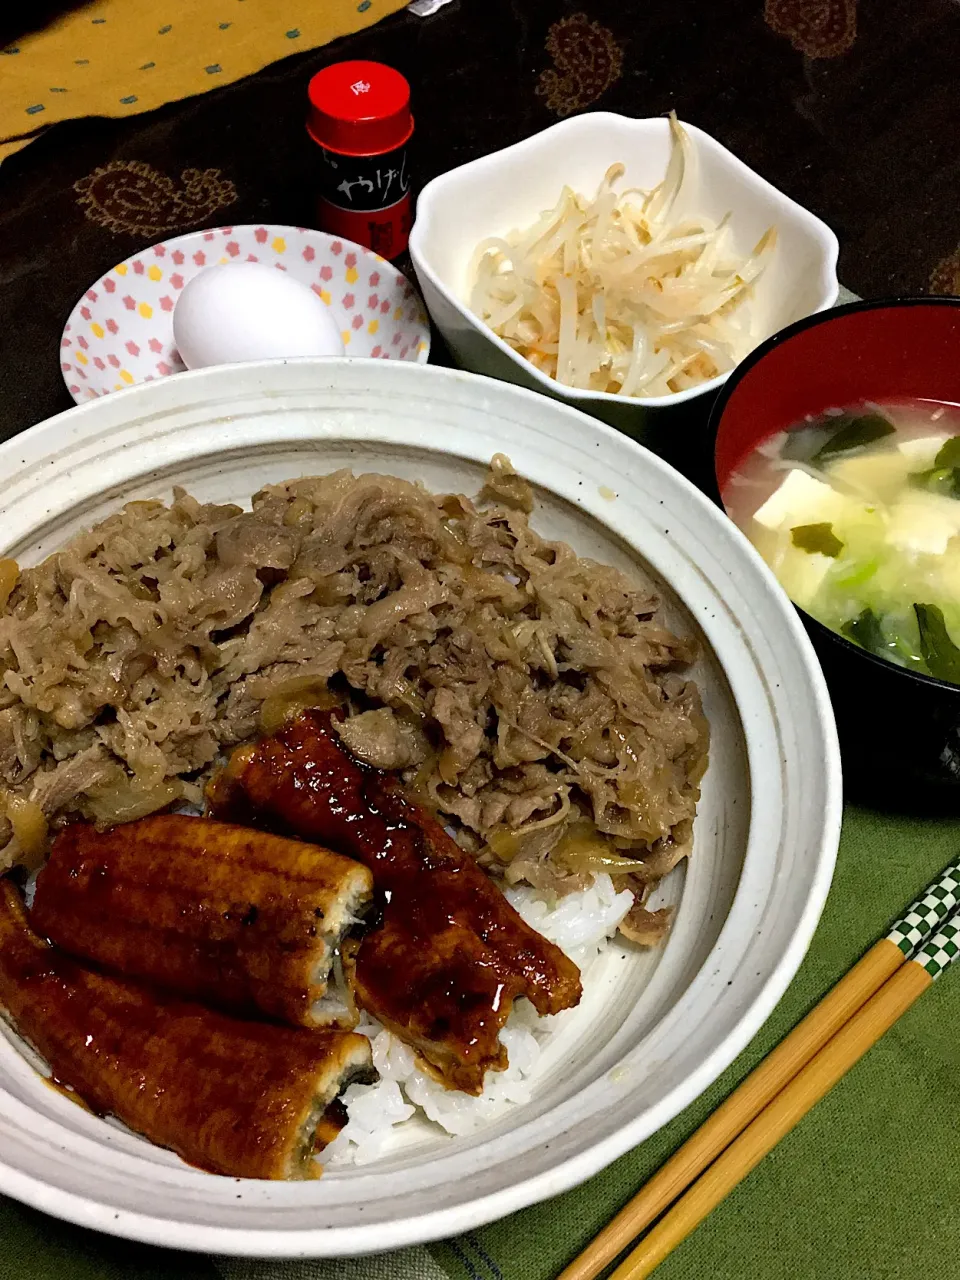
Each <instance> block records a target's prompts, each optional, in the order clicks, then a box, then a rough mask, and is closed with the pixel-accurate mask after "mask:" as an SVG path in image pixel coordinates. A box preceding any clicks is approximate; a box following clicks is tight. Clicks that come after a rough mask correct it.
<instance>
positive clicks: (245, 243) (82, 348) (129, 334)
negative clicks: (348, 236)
mask: <svg viewBox="0 0 960 1280" xmlns="http://www.w3.org/2000/svg"><path fill="white" fill-rule="evenodd" d="M226 262H264V263H268V264H270V263H272V264H273V266H275V267H276V268H277V269H278V270H280V271H289V272H290V274H291V275H292V276H294V277H295V278H296V279H297V280H302V281H303V283H304V284H307V285H309V286H310V288H311V289H312V290H313V291H314V293H316V294H317V295H318V297H320V298H321V299H322V300H323V301H324V302H325V303H326V304H327V306H328V307H329V308H330V310H331V311H332V312H333V313H334V315H335V317H336V320H337V324H338V327H339V329H340V331H341V336H342V338H343V342H344V346H345V348H346V354H347V355H348V356H370V357H372V358H373V359H381V360H407V361H410V362H412V363H414V364H426V361H427V356H428V355H429V353H430V325H429V321H428V320H427V315H426V312H425V311H424V308H423V303H422V302H421V301H420V296H419V294H418V293H417V291H416V289H414V287H413V285H412V284H411V283H410V282H409V280H407V278H406V277H405V276H403V275H401V273H400V272H399V271H397V269H396V268H395V267H392V266H391V265H390V263H389V262H387V261H386V260H385V259H383V258H381V257H380V256H379V255H378V254H376V253H373V252H372V251H371V250H370V249H364V248H362V247H361V246H360V245H357V244H352V243H351V242H350V241H349V240H338V239H336V238H335V237H333V236H328V235H325V234H324V233H323V232H322V231H311V230H309V229H308V228H306V227H279V226H259V227H258V226H248V227H216V228H214V229H213V230H212V231H193V232H191V233H190V234H189V235H185V236H177V237H176V238H175V239H173V240H164V241H162V242H161V243H160V244H155V245H151V246H150V247H149V248H146V249H142V250H141V251H140V252H139V253H136V254H134V255H133V256H132V257H130V258H127V260H126V262H121V263H120V264H119V265H118V266H116V267H114V268H113V269H112V270H110V271H108V272H107V273H106V275H105V276H103V277H102V279H100V280H97V281H96V282H95V283H94V284H93V285H91V287H90V288H89V289H88V290H87V292H86V293H85V294H84V296H83V297H82V298H81V299H80V301H79V302H78V303H77V305H76V306H75V307H74V309H73V311H72V312H71V313H70V319H69V320H68V321H67V325H66V328H65V329H64V331H63V336H62V338H61V339H60V368H61V369H62V371H63V380H64V382H65V383H66V384H67V388H68V390H69V392H70V394H71V395H72V396H73V398H74V400H76V402H77V404H83V403H84V401H86V400H93V399H95V398H96V397H97V396H103V395H107V394H108V393H109V392H110V391H122V390H123V388H124V387H129V386H133V384H134V383H136V382H152V381H154V380H155V379H157V378H166V377H168V376H169V375H170V374H172V373H180V372H181V371H182V370H183V368H184V364H183V361H182V360H181V359H180V356H179V355H178V354H177V349H176V347H175V346H174V342H173V308H174V306H175V305H176V301H177V297H178V295H179V293H180V290H181V289H182V288H183V287H184V285H185V284H186V283H187V281H188V280H190V279H192V278H193V276H195V275H196V274H197V273H198V272H199V271H201V270H203V268H204V267H209V266H212V265H213V264H214V263H226Z"/></svg>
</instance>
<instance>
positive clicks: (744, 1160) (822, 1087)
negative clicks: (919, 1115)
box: [610, 915, 960, 1280]
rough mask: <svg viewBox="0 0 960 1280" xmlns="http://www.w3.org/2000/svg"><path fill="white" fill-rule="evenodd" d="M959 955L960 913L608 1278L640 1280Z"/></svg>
mask: <svg viewBox="0 0 960 1280" xmlns="http://www.w3.org/2000/svg"><path fill="white" fill-rule="evenodd" d="M958 956H960V915H958V916H955V917H954V918H953V919H952V920H948V921H947V922H946V923H945V924H944V925H943V926H942V928H941V929H940V932H939V933H937V934H935V935H934V937H933V938H931V940H930V941H929V942H928V943H926V944H925V945H924V946H923V947H921V949H920V951H919V953H918V954H917V955H916V956H914V957H913V959H912V960H909V961H907V963H906V964H905V965H903V966H902V967H901V968H900V969H899V970H898V971H897V972H896V973H895V974H894V975H893V977H891V978H889V979H888V980H887V981H886V982H885V983H884V984H883V986H882V987H881V988H880V990H879V991H878V992H877V993H876V995H874V996H871V997H870V999H869V1000H868V1001H867V1003H866V1004H865V1005H864V1006H863V1008H862V1009H860V1010H859V1012H858V1013H855V1014H854V1016H853V1017H852V1018H851V1019H850V1021H849V1022H848V1023H847V1024H846V1025H845V1026H843V1027H841V1028H840V1030H839V1031H838V1032H837V1034H836V1035H835V1036H834V1037H833V1039H832V1040H831V1041H830V1042H829V1043H828V1044H826V1045H825V1046H824V1047H823V1049H821V1050H820V1052H819V1053H818V1054H817V1055H816V1057H814V1058H813V1059H812V1060H811V1061H810V1062H808V1063H807V1065H806V1066H805V1067H804V1068H803V1070H802V1071H801V1072H800V1073H799V1074H798V1075H796V1076H794V1078H793V1079H792V1080H791V1081H790V1083H789V1084H788V1085H787V1086H786V1088H785V1089H783V1090H782V1091H781V1092H780V1093H778V1094H777V1096H776V1097H775V1098H774V1099H773V1101H772V1102H771V1103H770V1104H769V1105H768V1106H767V1107H765V1108H764V1110H763V1111H762V1112H761V1113H760V1115H759V1116H757V1118H756V1119H755V1120H753V1121H752V1122H751V1123H750V1124H749V1125H747V1127H746V1129H744V1131H743V1133H741V1134H740V1136H739V1138H736V1139H735V1140H734V1141H733V1142H732V1143H731V1144H730V1146H729V1147H727V1149H726V1151H724V1152H723V1153H722V1154H721V1155H719V1156H718V1157H717V1159H716V1160H715V1161H714V1162H713V1164H712V1165H711V1166H710V1168H709V1169H707V1171H706V1172H705V1173H704V1174H703V1175H702V1176H701V1177H700V1178H698V1179H697V1181H696V1182H695V1183H694V1184H693V1186H692V1187H691V1188H690V1190H689V1191H687V1192H686V1194H685V1195H683V1196H681V1197H680V1199H679V1200H678V1201H677V1202H676V1203H675V1204H674V1206H673V1207H672V1208H671V1209H670V1210H669V1211H668V1212H667V1213H666V1214H665V1215H664V1217H663V1218H662V1219H661V1220H660V1222H658V1223H657V1225H656V1226H655V1227H654V1228H653V1230H652V1231H650V1232H649V1233H648V1234H647V1235H646V1236H644V1238H643V1239H642V1240H641V1242H640V1244H639V1245H638V1246H637V1248H636V1249H634V1251H633V1252H632V1253H631V1254H630V1255H629V1257H627V1258H626V1260H625V1261H624V1262H622V1263H621V1264H620V1266H619V1267H617V1269H616V1270H615V1271H614V1272H613V1274H612V1275H611V1277H610V1280H644V1277H645V1276H649V1275H650V1273H651V1272H652V1271H654V1270H655V1269H656V1268H657V1267H658V1266H659V1265H660V1263H661V1262H662V1261H663V1260H664V1258H665V1257H666V1256H667V1254H669V1253H671V1252H672V1251H673V1250H674V1249H675V1248H676V1247H677V1245H678V1244H680V1242H681V1241H682V1240H685V1239H686V1237H687V1236H688V1235H689V1234H690V1233H691V1231H693V1230H694V1228H695V1227H697V1226H698V1225H699V1224H700V1223H701V1222H702V1221H703V1219H704V1218H705V1217H706V1216H707V1214H708V1213H710V1212H711V1211H712V1210H713V1209H715V1208H716V1207H717V1205H718V1204H719V1203H720V1201H721V1200H723V1199H724V1198H725V1197H726V1196H727V1195H729V1193H730V1192H731V1191H732V1190H733V1188H734V1187H735V1186H737V1184H738V1183H740V1182H742V1181H743V1179H744V1178H745V1177H746V1176H747V1174H748V1173H749V1172H750V1171H751V1169H754V1168H755V1167H756V1166H757V1165H758V1164H759V1163H760V1161H761V1160H762V1159H763V1157H764V1156H765V1155H767V1153H768V1152H769V1151H772V1149H773V1148H774V1147H775V1146H776V1145H777V1143H778V1142H779V1141H780V1139H781V1138H782V1137H784V1135H785V1134H787V1133H789V1132H790V1130H791V1129H792V1128H793V1127H794V1126H795V1125H796V1124H798V1123H799V1121H800V1120H802V1119H803V1117H804V1116H805V1115H806V1114H807V1112H808V1111H810V1110H811V1109H812V1108H813V1107H814V1106H816V1104H817V1103H818V1102H819V1101H820V1099H821V1098H822V1097H824V1095H825V1094H827V1093H829V1092H830V1090H831V1089H832V1088H833V1086H834V1085H835V1084H836V1083H837V1081H838V1080H839V1079H840V1078H841V1077H842V1076H844V1075H845V1074H846V1072H848V1071H849V1070H850V1068H851V1067H852V1066H853V1065H854V1064H855V1063H856V1062H859V1061H860V1059H861V1058H862V1057H863V1055H864V1054H865V1053H866V1052H867V1050H868V1049H870V1048H871V1047H872V1046H873V1045H875V1044H876V1042H877V1041H878V1040H879V1039H880V1037H881V1036H883V1035H884V1034H885V1033H886V1032H887V1031H889V1030H890V1028H891V1027H892V1026H893V1024H894V1023H895V1022H896V1021H897V1020H898V1019H899V1018H900V1017H901V1016H902V1015H903V1014H904V1013H905V1012H906V1011H907V1009H909V1008H910V1006H911V1005H912V1004H913V1002H914V1001H915V1000H917V999H918V998H919V997H920V996H921V995H923V993H924V991H926V990H927V988H928V987H930V986H931V985H932V984H933V982H934V981H935V980H936V979H937V978H938V977H939V976H940V974H941V973H944V972H945V971H946V970H947V968H949V966H950V965H951V964H953V962H954V961H955V960H956V958H957V957H958Z"/></svg>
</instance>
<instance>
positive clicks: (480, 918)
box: [209, 711, 581, 1094]
mask: <svg viewBox="0 0 960 1280" xmlns="http://www.w3.org/2000/svg"><path fill="white" fill-rule="evenodd" d="M335 725H336V720H335V719H334V718H333V715H332V713H330V712H326V711H306V712H304V713H303V714H302V715H300V716H299V717H298V718H297V719H296V720H294V721H292V722H291V723H289V724H287V725H286V726H284V728H282V729H281V730H280V731H279V732H278V733H276V734H275V735H274V736H272V737H267V738H264V739H262V740H261V741H260V742H259V743H257V744H256V745H254V746H249V747H243V748H240V749H239V750H238V751H237V752H235V753H234V756H233V758H232V759H231V761H230V763H229V765H228V766H227V768H226V769H225V770H224V771H223V773H221V774H220V775H219V777H218V778H217V779H216V780H215V782H214V784H213V786H212V788H211V792H210V797H209V800H210V807H211V811H212V813H213V814H214V816H216V817H222V818H224V819H229V820H232V821H236V822H248V823H254V824H257V825H261V826H265V827H267V828H269V829H271V830H274V831H282V832H286V833H289V834H292V835H296V836H297V837H299V838H300V839H304V840H316V841H319V842H322V843H323V844H326V845H330V846H332V847H333V848H336V849H339V850H340V851H341V852H343V853H345V854H348V855H349V856H350V857H353V858H356V859H358V860H359V861H360V862H363V863H364V864H365V865H366V866H368V867H369V868H370V870H371V871H372V872H373V879H374V887H375V889H376V891H377V893H378V895H379V896H380V898H381V900H382V902H383V915H382V921H381V923H380V924H379V925H378V926H377V927H376V928H374V929H373V930H371V932H369V933H368V934H367V935H366V936H365V937H364V938H363V940H362V941H361V943H360V946H359V949H358V951H357V954H356V961H355V971H354V977H353V981H354V990H355V994H356V997H357V1001H358V1003H359V1004H360V1005H361V1006H362V1007H363V1008H365V1009H367V1010H369V1012H370V1013H372V1014H373V1015H374V1016H375V1017H376V1018H378V1019H379V1020H380V1021H381V1022H382V1023H383V1024H384V1025H385V1026H386V1027H388V1028H389V1029H390V1030H391V1031H393V1032H394V1033H395V1034H396V1035H398V1036H400V1037H401V1038H402V1039H403V1040H404V1041H405V1042H406V1043H407V1044H409V1045H411V1046H412V1047H413V1048H414V1049H415V1050H416V1051H417V1053H418V1054H419V1056H420V1058H421V1060H422V1061H423V1062H424V1064H425V1065H426V1066H427V1068H428V1069H429V1070H431V1072H432V1074H434V1075H435V1076H436V1077H437V1078H438V1079H440V1080H441V1081H442V1082H443V1083H444V1084H446V1085H447V1086H448V1087H449V1088H455V1089H460V1090H462V1091H463V1092H465V1093H472V1094H478V1093H480V1092H481V1090H482V1089H483V1078H484V1074H485V1073H486V1071H488V1070H503V1069H504V1068H505V1067H506V1066H507V1053H506V1050H505V1049H504V1047H503V1046H502V1045H501V1044H500V1040H499V1036H500V1031H501V1029H502V1028H503V1025H504V1023H505V1022H506V1020H507V1018H508V1017H509V1014H510V1010H511V1007H512V1005H513V1002H514V1000H516V999H517V998H518V997H520V996H526V997H527V998H528V999H529V1000H530V1001H531V1002H532V1003H533V1005H534V1006H535V1008H536V1009H537V1011H538V1012H539V1013H541V1014H552V1013H558V1012H559V1011H560V1010H561V1009H567V1008H570V1007H571V1006H572V1005H575V1004H577V1003H578V1001H579V999H580V995H581V986H580V972H579V970H578V969H577V967H576V965H575V964H574V963H573V962H572V961H571V960H569V959H568V958H567V957H566V956H565V955H564V954H563V952H562V951H560V949H559V948H558V947H556V946H554V945H553V943H551V942H549V941H548V940H547V939H546V938H544V937H542V936H541V935H540V934H538V933H537V932H535V930H533V929H531V928H530V927H529V926H528V925H527V924H525V923H524V921H523V920H521V918H520V916H519V915H518V914H517V913H516V911H514V909H513V907H511V906H510V904H509V902H508V901H507V900H506V898H505V897H504V896H503V894H502V893H501V892H500V890H499V889H498V888H497V886H496V885H495V884H494V883H493V881H491V880H490V879H489V877H488V876H487V875H486V874H485V873H484V872H483V870H482V869H481V868H480V867H479V866H478V865H477V864H476V862H475V861H474V860H473V858H471V857H470V856H469V855H468V854H466V853H465V852H464V851H463V850H461V849H460V847H459V846H458V845H457V844H456V842H455V841H454V840H453V839H451V837H450V836H449V835H448V834H447V833H446V831H444V829H443V828H442V827H441V826H440V824H439V823H438V822H437V821H436V820H435V819H434V818H433V817H432V816H431V815H430V814H429V813H427V812H426V811H425V810H424V809H422V808H421V807H420V806H419V805H417V804H416V803H415V802H414V801H413V800H412V799H410V798H409V797H408V796H407V795H405V794H404V791H403V788H402V786H401V785H400V783H399V782H398V780H397V779H396V778H395V777H394V776H392V775H390V774H386V773H384V772H382V771H381V770H377V769H373V768H370V767H369V766H367V765H365V764H362V763H361V762H360V761H358V760H357V759H356V758H355V757H354V756H352V755H351V754H350V753H349V752H348V751H347V750H346V749H345V748H344V747H343V746H342V745H341V744H340V741H339V739H338V737H337V735H336V730H335Z"/></svg>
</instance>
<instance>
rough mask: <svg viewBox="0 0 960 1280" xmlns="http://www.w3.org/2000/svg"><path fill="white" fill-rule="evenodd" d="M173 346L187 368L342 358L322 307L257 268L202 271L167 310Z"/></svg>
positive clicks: (279, 274)
mask: <svg viewBox="0 0 960 1280" xmlns="http://www.w3.org/2000/svg"><path fill="white" fill-rule="evenodd" d="M173 340H174V342H175V343H176V344H177V350H178V351H179V352H180V359H181V360H182V361H183V363H184V364H185V365H186V366H187V368H188V369H202V368H203V367H204V366H206V365H211V364H238V363H240V362H241V361H244V360H270V359H274V358H281V357H284V356H342V355H343V350H344V348H343V340H342V338H341V337H340V330H339V328H338V327H337V323H336V321H335V320H334V318H333V316H332V315H331V314H330V310H329V308H328V307H327V305H326V303H324V302H322V301H321V300H320V299H319V298H318V297H317V296H316V294H315V293H314V292H313V291H312V290H311V289H309V288H308V287H307V286H306V285H305V284H301V282H300V281H299V280H294V278H293V277H292V276H289V275H287V273H286V272H285V271H280V270H279V269H278V268H276V267H268V266H265V265H264V264H263V263H260V262H236V263H228V264H226V265H224V266H214V267H207V268H206V269H205V270H204V271H201V272H200V273H199V275H196V276H194V277H193V279H192V280H191V281H190V282H189V283H188V284H187V286H186V287H185V288H184V290H183V292H182V293H181V295H180V297H179V299H178V301H177V305H176V307H175V308H174V312H173Z"/></svg>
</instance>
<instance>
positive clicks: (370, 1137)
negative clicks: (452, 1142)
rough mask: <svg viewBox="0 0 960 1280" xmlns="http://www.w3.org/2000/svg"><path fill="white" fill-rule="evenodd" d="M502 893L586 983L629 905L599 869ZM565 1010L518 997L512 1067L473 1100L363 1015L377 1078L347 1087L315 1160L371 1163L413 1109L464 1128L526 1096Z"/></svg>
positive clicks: (511, 1029)
mask: <svg viewBox="0 0 960 1280" xmlns="http://www.w3.org/2000/svg"><path fill="white" fill-rule="evenodd" d="M506 896H507V898H508V899H509V900H510V902H511V903H512V905H513V906H514V907H515V908H516V910H517V912H518V913H519V914H520V915H521V916H522V917H523V919H524V920H525V921H526V922H527V924H529V925H530V926H531V927H532V928H534V929H536V930H537V931H538V932H539V933H542V934H543V935H544V937H546V938H549V939H550V941H551V942H555V943H556V944H557V946H558V947H560V949H561V950H562V951H564V952H566V954H567V955H568V956H569V957H570V959H571V960H573V961H574V962H575V963H576V964H577V965H579V967H580V970H581V973H582V974H583V976H584V986H585V987H586V986H587V985H588V983H589V977H588V974H589V969H590V967H591V965H592V963H593V961H594V960H596V958H597V956H598V955H599V954H600V953H601V952H602V951H603V950H604V949H605V948H606V946H607V944H608V940H609V939H610V938H612V937H613V935H614V934H615V933H616V931H617V926H618V925H619V923H620V921H621V920H622V919H623V917H624V916H625V915H626V914H627V912H628V911H629V910H630V907H631V906H632V905H633V895H632V894H631V893H629V892H626V891H624V892H622V893H617V891H616V889H615V888H614V885H613V881H612V880H611V879H610V877H609V876H608V875H598V876H597V877H595V879H594V882H593V884H592V885H591V886H590V887H589V888H588V889H583V890H581V891H580V892H578V893H571V894H568V895H567V896H566V897H564V898H561V899H551V898H548V897H546V896H544V895H542V894H541V893H539V892H538V891H537V890H536V889H531V888H530V887H529V886H526V885H523V886H520V885H518V886H515V887H513V888H508V889H507V890H506ZM570 1012H572V1011H570V1010H568V1011H566V1012H564V1013H560V1014H557V1015H556V1016H555V1017H552V1018H540V1017H538V1016H537V1013H536V1011H535V1010H534V1008H533V1006H532V1005H531V1004H530V1003H529V1002H528V1001H526V1000H520V1001H518V1003H517V1004H516V1006H515V1007H514V1010H513V1012H512V1013H511V1015H510V1019H509V1021H508V1023H507V1025H506V1026H505V1027H504V1029H503V1031H502V1032H501V1033H500V1040H501V1043H502V1044H503V1045H505V1046H506V1050H507V1053H508V1055H509V1058H510V1065H509V1067H508V1068H507V1070H506V1071H490V1072H488V1073H487V1078H486V1082H485V1086H484V1090H483V1093H482V1094H481V1095H480V1096H479V1097H478V1098H473V1097H470V1096H469V1095H468V1094H465V1093H458V1092H457V1091H455V1090H452V1089H445V1088H444V1087H443V1085H442V1084H439V1083H438V1082H437V1081H436V1080H434V1079H432V1078H431V1077H430V1076H428V1075H426V1074H425V1073H424V1072H423V1071H421V1070H420V1069H419V1068H418V1067H417V1065H416V1061H415V1059H414V1055H413V1053H412V1051H411V1050H410V1049H408V1048H407V1046H406V1045H405V1044H403V1043H402V1042H401V1041H400V1040H398V1039H397V1037H396V1036H394V1035H391V1033H390V1032H389V1031H385V1030H384V1029H383V1027H382V1026H381V1025H380V1023H379V1022H377V1021H376V1020H375V1019H374V1018H371V1017H369V1016H368V1015H366V1014H365V1015H364V1016H363V1020H362V1021H361V1023H360V1025H359V1026H358V1027H357V1030H358V1031H360V1032H361V1033H362V1034H363V1035H365V1036H369V1038H370V1040H371V1041H372V1044H373V1063H374V1066H375V1067H376V1068H377V1071H378V1072H379V1074H380V1080H379V1081H378V1083H377V1084H368V1085H358V1084H355V1085H351V1086H350V1087H349V1088H348V1089H347V1090H346V1092H345V1093H344V1095H343V1101H344V1104H345V1106H346V1109H347V1116H348V1117H349V1118H348V1122H347V1124H346V1125H345V1126H344V1128H343V1129H342V1130H341V1131H340V1133H339V1134H338V1136H337V1137H336V1138H335V1139H334V1141H333V1142H331V1143H330V1145H329V1146H328V1147H326V1149H325V1150H324V1151H323V1152H322V1154H321V1155H320V1156H319V1159H320V1160H321V1162H322V1163H323V1164H325V1165H330V1166H332V1167H336V1166H343V1165H349V1164H368V1163H370V1162H371V1161H373V1160H376V1159H377V1158H378V1157H379V1156H380V1155H382V1154H383V1151H384V1149H385V1148H386V1147H387V1145H388V1144H392V1140H393V1138H394V1136H395V1134H396V1133H397V1131H398V1130H401V1129H402V1127H403V1126H404V1125H406V1124H408V1123H409V1122H410V1121H411V1120H413V1119H414V1118H415V1117H416V1116H417V1115H418V1114H419V1115H420V1116H426V1118H427V1119H428V1120H432V1121H434V1122H435V1123H436V1124H438V1125H440V1126H441V1127H442V1128H443V1129H445V1130H446V1132H447V1133H451V1134H468V1133H473V1132H474V1130H476V1129H478V1128H480V1127H481V1126H483V1125H485V1124H487V1123H488V1122H490V1121H492V1120H494V1119H497V1118H499V1117H500V1116H502V1115H503V1113H504V1112H505V1111H507V1110H509V1109H510V1108H511V1107H514V1106H518V1105H520V1104H522V1103H524V1102H527V1101H529V1099H530V1096H531V1093H532V1090H533V1085H534V1077H535V1073H536V1068H537V1062H538V1059H539V1057H540V1052H541V1045H542V1043H543V1041H544V1040H546V1038H547V1037H548V1036H549V1035H550V1034H551V1033H552V1032H553V1031H554V1030H555V1029H556V1027H557V1025H558V1023H559V1022H560V1020H561V1019H563V1018H565V1017H567V1016H569V1013H570Z"/></svg>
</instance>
